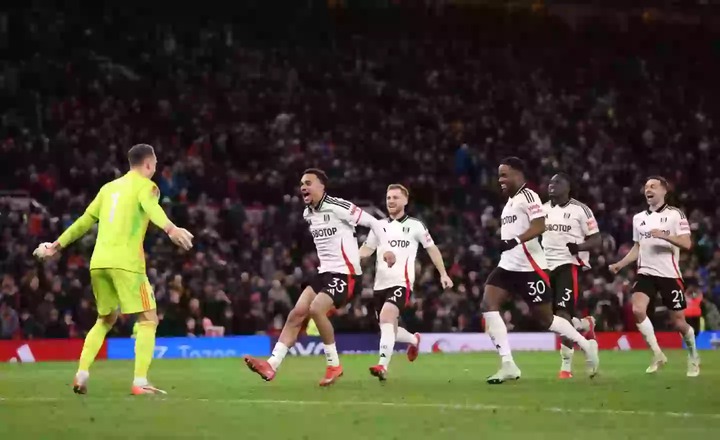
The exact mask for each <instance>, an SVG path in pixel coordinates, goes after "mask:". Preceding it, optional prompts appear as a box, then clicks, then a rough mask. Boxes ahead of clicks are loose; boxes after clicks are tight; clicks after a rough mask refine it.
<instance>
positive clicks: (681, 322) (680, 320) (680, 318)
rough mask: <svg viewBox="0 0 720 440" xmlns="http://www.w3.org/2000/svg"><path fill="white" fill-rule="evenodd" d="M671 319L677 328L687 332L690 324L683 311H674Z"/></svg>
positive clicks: (681, 331)
mask: <svg viewBox="0 0 720 440" xmlns="http://www.w3.org/2000/svg"><path fill="white" fill-rule="evenodd" d="M671 319H672V323H673V326H674V327H675V330H677V331H679V332H680V333H683V334H684V333H686V332H687V330H688V327H690V324H688V323H687V320H685V315H684V314H683V313H674V314H673V316H672V317H671Z"/></svg>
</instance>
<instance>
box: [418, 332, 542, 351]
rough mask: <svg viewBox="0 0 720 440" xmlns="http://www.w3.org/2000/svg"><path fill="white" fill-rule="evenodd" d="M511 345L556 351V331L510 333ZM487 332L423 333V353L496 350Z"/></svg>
mask: <svg viewBox="0 0 720 440" xmlns="http://www.w3.org/2000/svg"><path fill="white" fill-rule="evenodd" d="M508 339H509V342H510V347H512V349H513V350H516V351H555V349H556V347H555V333H509V334H508ZM495 350H496V349H495V344H493V342H492V341H491V340H490V336H488V334H487V333H423V335H422V339H420V351H421V352H423V353H457V352H468V351H470V352H472V351H495Z"/></svg>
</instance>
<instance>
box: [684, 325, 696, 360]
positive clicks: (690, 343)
mask: <svg viewBox="0 0 720 440" xmlns="http://www.w3.org/2000/svg"><path fill="white" fill-rule="evenodd" d="M680 336H682V338H683V340H684V341H685V345H687V351H688V354H689V355H690V356H692V357H697V356H698V352H697V347H696V346H695V329H694V328H692V327H690V326H688V331H687V333H685V334H682V333H680Z"/></svg>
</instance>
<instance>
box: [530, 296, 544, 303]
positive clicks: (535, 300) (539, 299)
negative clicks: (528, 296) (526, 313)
mask: <svg viewBox="0 0 720 440" xmlns="http://www.w3.org/2000/svg"><path fill="white" fill-rule="evenodd" d="M532 302H534V303H539V302H542V298H540V297H539V296H536V297H535V298H533V301H532Z"/></svg>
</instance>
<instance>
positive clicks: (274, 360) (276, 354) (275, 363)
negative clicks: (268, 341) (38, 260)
mask: <svg viewBox="0 0 720 440" xmlns="http://www.w3.org/2000/svg"><path fill="white" fill-rule="evenodd" d="M287 353H288V347H287V345H285V344H283V343H282V342H278V343H277V344H275V348H273V351H272V354H271V355H270V358H269V359H268V360H267V361H268V364H270V366H271V367H273V370H277V369H278V368H280V364H282V361H283V359H285V355H287Z"/></svg>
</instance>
